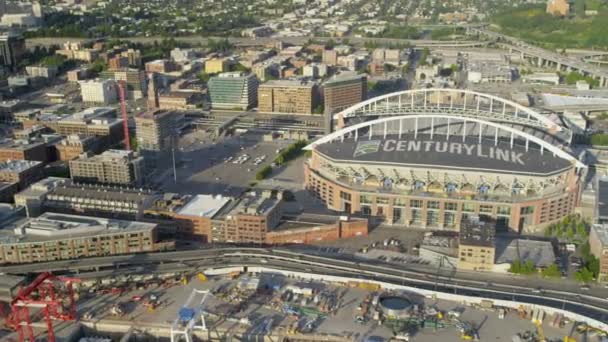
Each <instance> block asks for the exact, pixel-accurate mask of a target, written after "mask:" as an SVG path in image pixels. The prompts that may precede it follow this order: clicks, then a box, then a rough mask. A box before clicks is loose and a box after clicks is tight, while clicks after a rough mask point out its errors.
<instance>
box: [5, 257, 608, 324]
mask: <svg viewBox="0 0 608 342" xmlns="http://www.w3.org/2000/svg"><path fill="white" fill-rule="evenodd" d="M228 266H238V267H250V266H251V267H254V266H258V267H274V268H277V269H284V270H290V271H299V272H307V273H315V274H327V275H341V276H350V277H358V278H361V279H369V280H377V281H385V282H389V283H395V284H401V285H407V286H413V287H417V288H422V289H428V290H435V291H440V292H446V293H458V294H462V295H469V296H477V297H488V298H495V299H504V300H514V301H519V302H523V303H530V304H542V305H547V306H552V307H556V308H560V309H564V310H568V311H572V312H575V313H578V314H580V315H584V316H586V317H590V318H593V319H595V320H599V321H603V322H605V321H607V320H608V300H606V299H605V298H604V297H600V295H595V294H592V293H585V294H583V293H576V292H575V291H569V290H568V287H567V286H565V285H564V284H563V283H562V284H553V285H552V286H548V285H544V286H543V290H542V292H541V293H538V292H539V291H538V290H534V289H535V287H534V285H532V284H533V282H532V281H530V282H528V284H525V285H523V286H522V285H520V284H521V279H518V278H515V279H513V281H500V279H501V278H496V279H492V281H488V280H486V279H485V278H484V275H481V274H479V273H470V274H465V273H456V272H455V271H454V270H453V269H441V268H440V269H429V267H428V266H413V265H408V266H407V267H402V266H396V265H394V264H388V263H384V262H380V261H377V260H374V261H366V260H364V259H359V258H356V257H354V256H353V255H349V254H323V253H319V252H318V251H314V250H304V249H301V250H297V251H290V250H285V249H266V248H236V247H218V248H209V249H199V250H189V251H179V252H164V253H146V254H135V255H124V256H109V257H99V258H88V259H78V260H66V261H54V262H45V263H37V264H28V265H14V266H3V267H0V272H3V273H8V274H20V275H22V274H28V273H37V272H42V271H45V270H50V271H55V272H60V273H66V274H78V276H79V277H83V278H86V277H92V276H112V275H117V274H143V273H154V272H157V273H166V272H179V271H180V270H181V271H188V272H191V271H193V270H197V269H201V270H202V269H211V268H223V267H228ZM545 283H547V282H545ZM547 284H548V283H547Z"/></svg>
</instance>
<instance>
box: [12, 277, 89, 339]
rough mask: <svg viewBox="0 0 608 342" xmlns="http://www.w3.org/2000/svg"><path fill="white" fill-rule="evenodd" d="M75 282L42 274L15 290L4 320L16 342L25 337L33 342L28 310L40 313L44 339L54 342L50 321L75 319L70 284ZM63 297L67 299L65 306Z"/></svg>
mask: <svg viewBox="0 0 608 342" xmlns="http://www.w3.org/2000/svg"><path fill="white" fill-rule="evenodd" d="M77 282H80V280H79V279H75V278H67V277H60V276H54V275H53V274H52V273H50V272H44V273H41V274H39V275H38V276H37V277H36V279H34V281H32V282H31V283H30V284H29V285H27V286H26V287H22V288H21V289H19V291H17V294H16V295H15V297H14V298H13V300H12V301H11V304H10V306H11V313H10V315H9V317H8V318H7V320H6V321H7V323H8V325H9V326H11V327H12V328H14V329H15V331H17V334H18V335H19V341H20V342H25V339H26V338H27V339H28V340H29V341H35V336H34V331H33V329H32V321H31V315H30V309H38V310H40V311H41V312H42V314H43V315H44V319H45V321H46V326H47V335H48V336H47V340H48V341H49V342H55V331H54V330H53V320H57V321H73V320H75V319H76V300H75V299H74V289H73V287H72V284H73V283H77ZM65 296H67V303H66V300H65V299H66V297H65Z"/></svg>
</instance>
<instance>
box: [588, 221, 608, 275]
mask: <svg viewBox="0 0 608 342" xmlns="http://www.w3.org/2000/svg"><path fill="white" fill-rule="evenodd" d="M589 250H590V252H591V254H593V255H594V256H595V257H596V258H598V260H599V261H600V270H599V274H598V276H597V281H598V282H601V283H608V225H607V224H594V225H593V226H591V232H590V233H589Z"/></svg>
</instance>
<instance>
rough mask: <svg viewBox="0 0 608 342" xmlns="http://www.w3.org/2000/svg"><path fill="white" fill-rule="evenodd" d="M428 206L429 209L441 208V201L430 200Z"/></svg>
mask: <svg viewBox="0 0 608 342" xmlns="http://www.w3.org/2000/svg"><path fill="white" fill-rule="evenodd" d="M426 207H427V208H428V209H439V201H428V202H426Z"/></svg>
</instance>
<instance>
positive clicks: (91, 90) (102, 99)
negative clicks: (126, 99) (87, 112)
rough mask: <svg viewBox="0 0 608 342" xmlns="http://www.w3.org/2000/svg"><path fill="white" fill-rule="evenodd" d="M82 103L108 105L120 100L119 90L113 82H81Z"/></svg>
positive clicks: (98, 80) (97, 80)
mask: <svg viewBox="0 0 608 342" xmlns="http://www.w3.org/2000/svg"><path fill="white" fill-rule="evenodd" d="M79 84H80V95H81V97H82V102H85V103H94V104H103V105H108V104H112V103H115V102H116V101H117V100H118V90H117V89H118V88H117V86H116V82H115V81H113V80H100V79H96V80H87V81H80V82H79Z"/></svg>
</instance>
